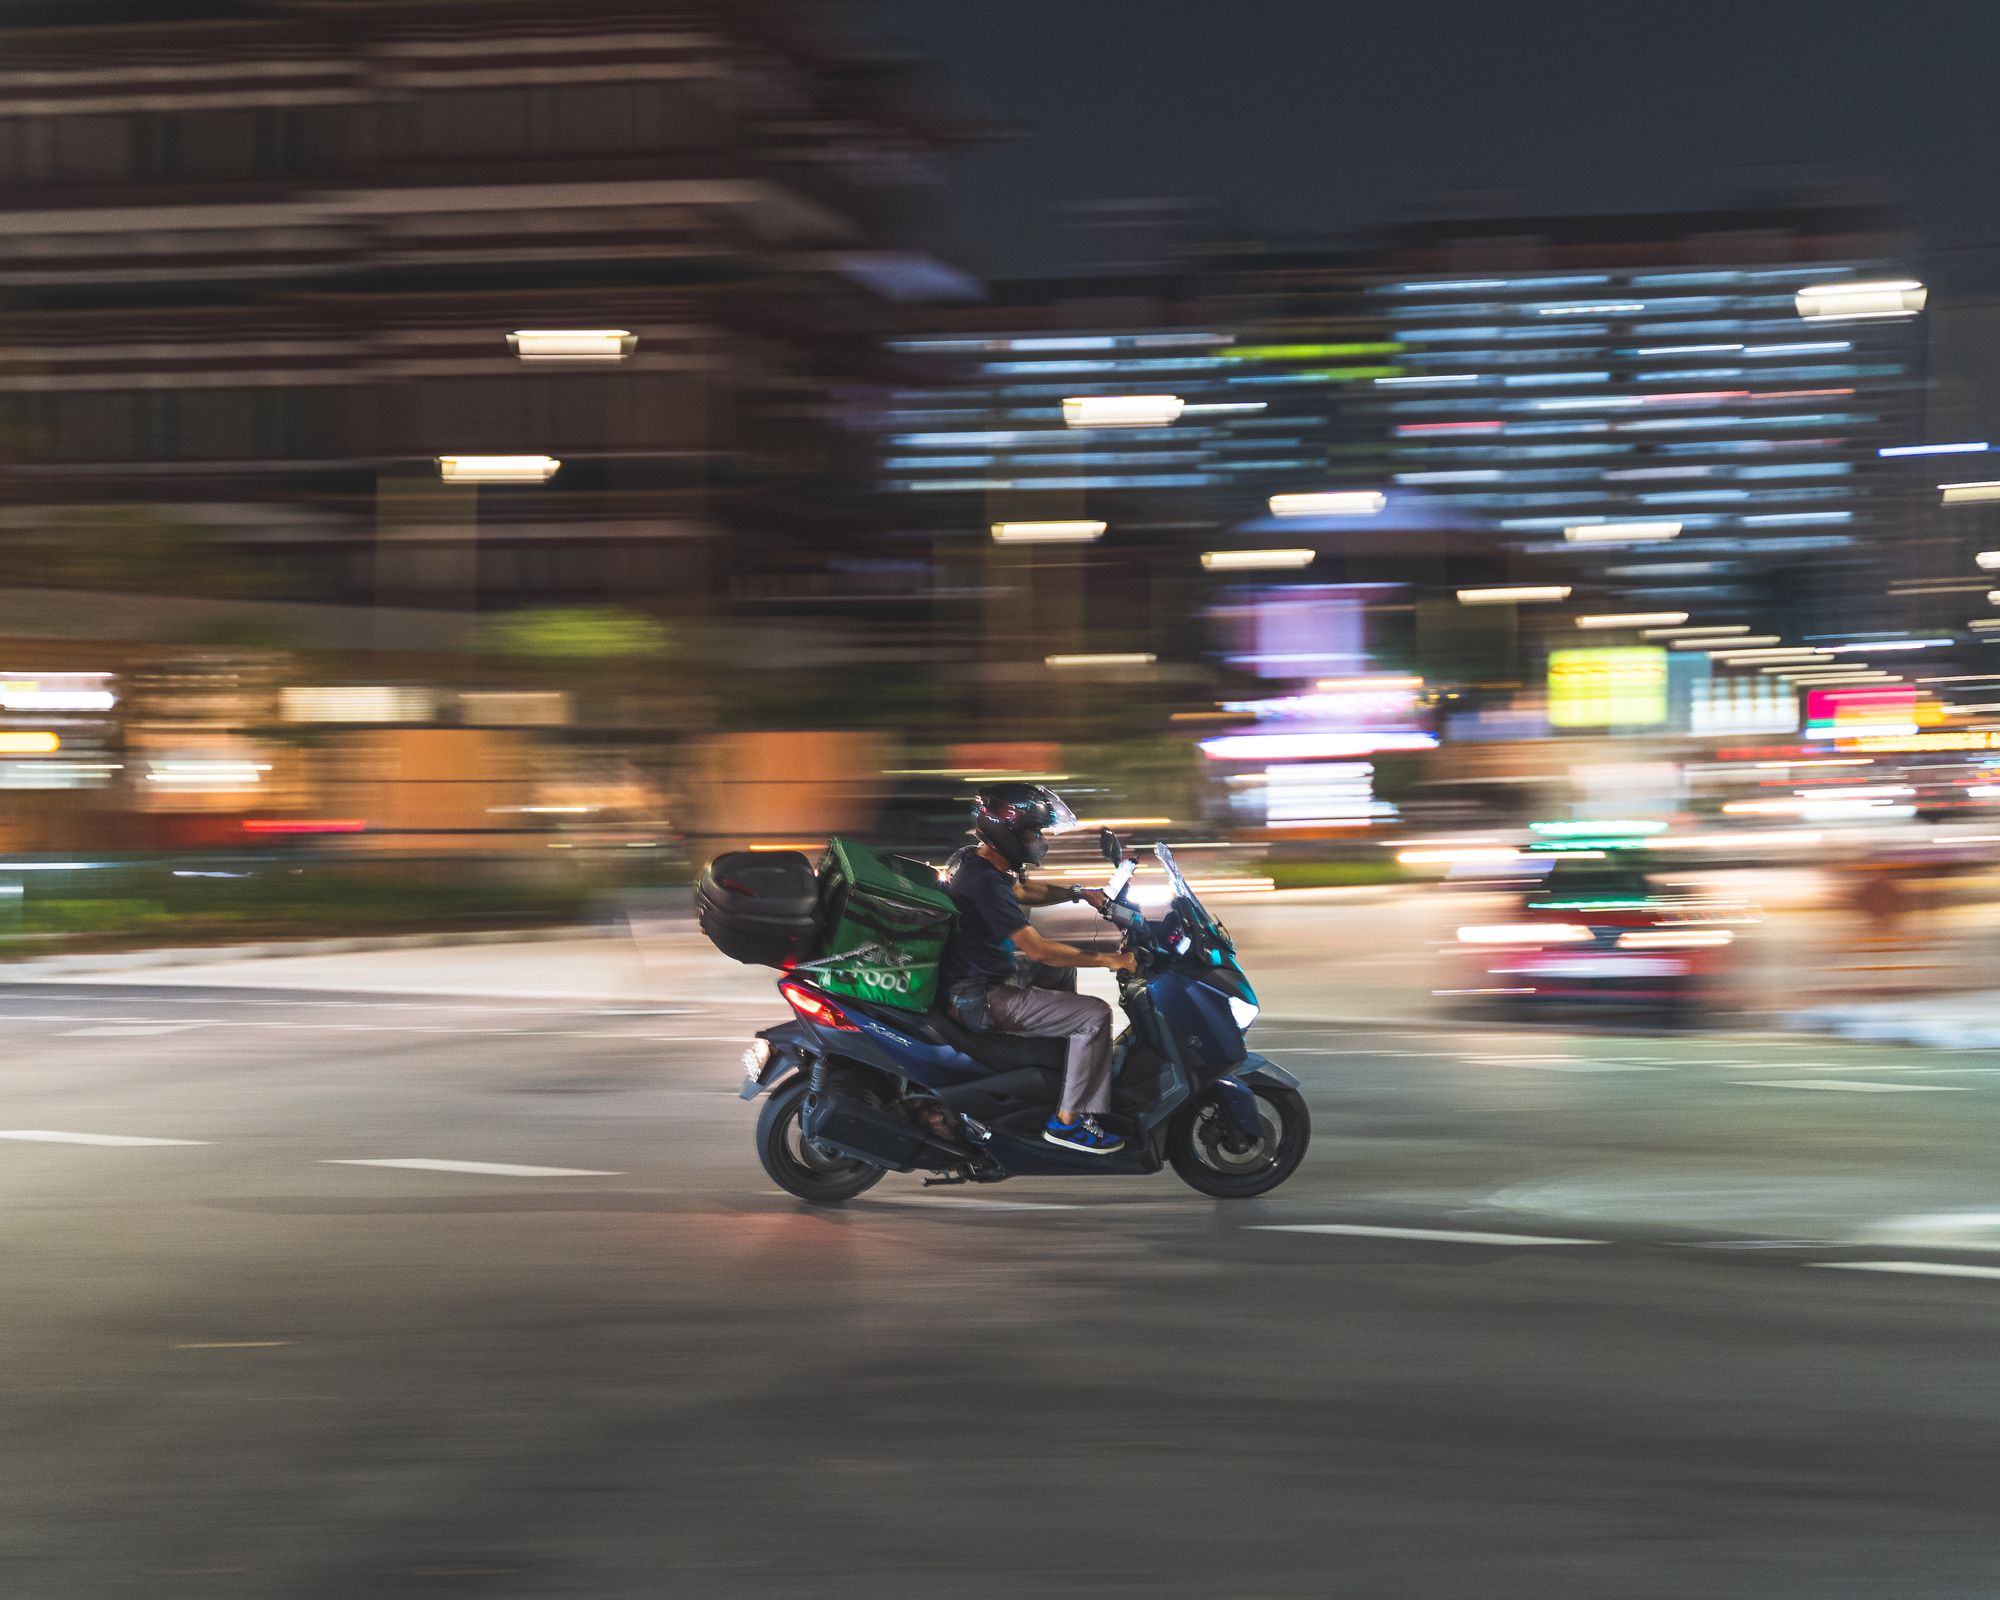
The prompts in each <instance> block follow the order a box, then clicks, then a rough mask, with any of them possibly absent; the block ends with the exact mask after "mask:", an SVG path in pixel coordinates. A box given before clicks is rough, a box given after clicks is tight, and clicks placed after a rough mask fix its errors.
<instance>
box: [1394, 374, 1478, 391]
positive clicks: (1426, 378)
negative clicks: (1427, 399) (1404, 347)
mask: <svg viewBox="0 0 2000 1600" xmlns="http://www.w3.org/2000/svg"><path fill="white" fill-rule="evenodd" d="M1478 381H1479V374H1478V373H1476V372H1437V373H1430V372H1426V373H1420V374H1417V375H1414V376H1406V377H1401V378H1377V379H1376V380H1375V382H1376V383H1377V384H1378V385H1380V386H1382V387H1384V388H1391V387H1398V386H1408V385H1418V384H1421V385H1430V386H1433V387H1435V386H1437V385H1440V384H1464V383H1477V382H1478Z"/></svg>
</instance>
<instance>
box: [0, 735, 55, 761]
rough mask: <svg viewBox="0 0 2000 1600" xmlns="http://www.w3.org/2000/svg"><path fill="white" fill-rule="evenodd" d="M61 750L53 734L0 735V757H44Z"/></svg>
mask: <svg viewBox="0 0 2000 1600" xmlns="http://www.w3.org/2000/svg"><path fill="white" fill-rule="evenodd" d="M61 748H62V740H61V739H60V738H58V737H57V736H56V735H55V734H53V733H0V756H46V755H50V754H53V753H54V752H55V751H57V750H60V749H61Z"/></svg>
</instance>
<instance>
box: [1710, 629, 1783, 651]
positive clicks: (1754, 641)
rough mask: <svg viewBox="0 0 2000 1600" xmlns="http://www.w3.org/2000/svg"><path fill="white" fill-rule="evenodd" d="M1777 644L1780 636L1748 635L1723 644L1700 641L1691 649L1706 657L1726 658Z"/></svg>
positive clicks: (1766, 634) (1769, 634)
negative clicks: (1735, 652)
mask: <svg viewBox="0 0 2000 1600" xmlns="http://www.w3.org/2000/svg"><path fill="white" fill-rule="evenodd" d="M1777 642H1778V636H1777V635H1776V634H1775V633H1746V634H1745V635H1744V636H1743V637H1742V638H1740V639H1730V640H1727V641H1722V642H1712V641H1707V640H1699V639H1698V640H1696V641H1695V642H1694V643H1693V644H1692V645H1690V646H1689V648H1690V649H1694V650H1699V651H1700V652H1701V653H1702V654H1703V655H1705V656H1726V655H1728V654H1729V653H1730V652H1731V651H1733V650H1748V649H1752V648H1754V647H1756V646H1758V645H1767V644H1776V643H1777Z"/></svg>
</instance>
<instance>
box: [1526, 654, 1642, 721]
mask: <svg viewBox="0 0 2000 1600" xmlns="http://www.w3.org/2000/svg"><path fill="white" fill-rule="evenodd" d="M1666 720H1667V653H1666V651H1664V650H1658V649H1651V648H1644V647H1632V648H1628V649H1617V650H1552V651H1550V652H1549V726H1550V727H1552V728H1653V727H1658V726H1659V725H1660V724H1661V723H1663V722H1665V721H1666Z"/></svg>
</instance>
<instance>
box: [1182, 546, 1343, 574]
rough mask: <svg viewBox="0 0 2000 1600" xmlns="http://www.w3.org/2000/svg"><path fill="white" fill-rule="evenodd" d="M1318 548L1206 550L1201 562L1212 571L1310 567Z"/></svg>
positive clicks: (1202, 554) (1250, 570) (1251, 570)
mask: <svg viewBox="0 0 2000 1600" xmlns="http://www.w3.org/2000/svg"><path fill="white" fill-rule="evenodd" d="M1318 554H1319V552H1318V551H1317V550H1204V551H1202V553H1201V564H1202V565H1203V566H1204V567H1207V568H1208V570H1209V571H1211V572H1256V571H1260V570H1264V569H1267V568H1276V567H1309V566H1311V565H1312V561H1313V557H1314V556H1316V555H1318Z"/></svg>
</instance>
